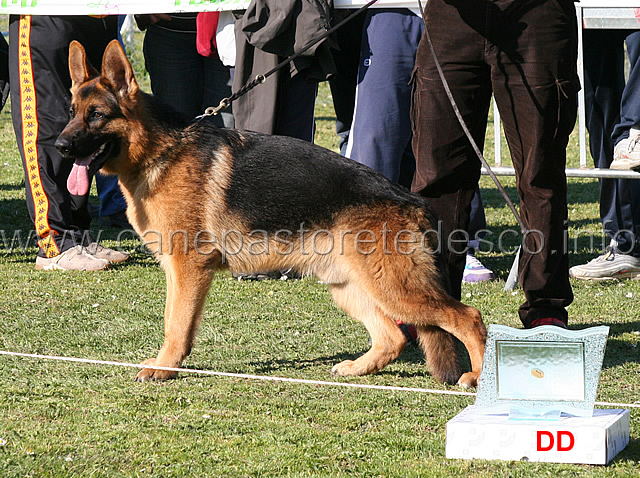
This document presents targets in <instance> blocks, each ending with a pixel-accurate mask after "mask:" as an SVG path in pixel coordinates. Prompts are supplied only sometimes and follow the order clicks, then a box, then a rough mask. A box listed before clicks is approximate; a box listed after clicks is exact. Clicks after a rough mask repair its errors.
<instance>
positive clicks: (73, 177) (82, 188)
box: [67, 161, 89, 196]
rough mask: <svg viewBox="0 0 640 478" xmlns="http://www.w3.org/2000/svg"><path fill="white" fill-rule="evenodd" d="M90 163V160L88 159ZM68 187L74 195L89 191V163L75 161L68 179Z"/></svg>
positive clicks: (81, 194)
mask: <svg viewBox="0 0 640 478" xmlns="http://www.w3.org/2000/svg"><path fill="white" fill-rule="evenodd" d="M87 163H88V161H87ZM67 189H68V190H69V192H70V193H71V194H73V195H74V196H84V195H85V194H87V193H88V192H89V165H88V164H83V163H82V162H80V161H76V162H75V163H73V169H71V174H69V178H68V179H67Z"/></svg>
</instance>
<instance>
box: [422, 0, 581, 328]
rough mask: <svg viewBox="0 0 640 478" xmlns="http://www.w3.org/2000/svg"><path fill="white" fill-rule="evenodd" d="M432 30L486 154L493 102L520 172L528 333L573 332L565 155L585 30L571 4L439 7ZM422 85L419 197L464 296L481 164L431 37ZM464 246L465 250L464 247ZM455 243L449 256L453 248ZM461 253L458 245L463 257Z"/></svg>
mask: <svg viewBox="0 0 640 478" xmlns="http://www.w3.org/2000/svg"><path fill="white" fill-rule="evenodd" d="M425 21H426V24H427V28H428V31H429V34H430V36H431V39H432V41H433V43H434V47H435V51H436V55H437V58H438V61H439V62H440V64H441V66H442V69H443V71H444V74H445V76H446V78H447V80H448V82H449V85H450V88H451V90H452V93H453V96H454V98H455V101H456V102H457V104H458V107H459V108H460V111H461V113H462V115H463V117H464V119H465V121H466V122H467V125H468V126H469V129H470V130H471V133H472V135H473V137H474V139H475V141H476V142H477V144H478V145H479V147H480V149H482V147H483V144H484V136H485V131H486V126H487V114H488V111H489V106H490V102H491V95H492V93H493V95H494V96H495V99H496V102H497V104H498V108H499V110H500V115H501V117H502V121H503V124H504V130H505V135H506V138H507V143H508V145H509V149H510V152H511V157H512V161H513V166H514V168H515V170H516V184H517V190H518V195H519V197H520V213H521V216H522V219H523V222H524V224H525V227H526V228H527V229H529V230H530V231H531V233H529V234H527V235H525V237H524V239H523V243H522V251H521V256H520V263H519V276H518V278H519V282H520V285H521V286H522V288H523V290H524V293H525V298H526V301H525V302H524V303H523V304H522V305H521V306H520V311H519V313H520V319H521V320H522V322H523V324H524V325H525V327H529V326H530V325H531V322H532V321H533V320H535V319H537V318H542V317H554V318H558V319H561V320H563V321H565V322H566V321H567V313H566V310H565V307H566V306H567V305H569V304H570V303H571V301H572V300H573V293H572V290H571V285H570V283H569V272H568V268H569V267H568V255H567V250H566V244H565V240H564V239H565V234H566V227H567V181H566V176H565V171H564V170H565V165H566V147H567V142H568V138H569V134H570V133H571V131H572V130H573V127H574V125H575V121H576V110H577V91H578V89H579V81H578V77H577V71H576V62H577V22H576V16H575V8H574V5H573V2H572V1H571V0H474V1H469V0H429V2H428V3H427V5H426V9H425ZM412 82H413V104H412V122H413V130H414V131H413V132H414V137H413V149H414V154H415V157H416V162H417V164H416V174H415V177H414V180H413V185H412V190H413V191H415V192H417V193H419V194H421V195H422V196H425V197H427V198H429V201H430V203H431V205H432V207H433V209H434V211H435V213H436V214H437V216H438V218H439V219H440V220H441V221H442V234H443V240H444V242H443V247H444V252H445V255H446V259H447V264H448V268H449V278H450V282H451V287H452V292H453V294H454V296H457V297H458V298H459V296H460V282H461V279H462V272H463V269H464V263H465V259H464V253H463V252H464V247H465V246H466V243H465V241H464V240H463V238H464V235H465V234H464V232H460V231H467V230H468V225H469V211H470V208H471V200H472V198H473V195H474V189H475V187H476V185H477V183H478V179H479V177H480V167H481V165H480V161H479V160H478V158H477V157H476V155H475V153H474V152H473V150H472V148H471V146H470V143H469V141H468V139H467V138H466V136H465V134H464V132H463V130H462V128H461V127H460V125H459V124H458V121H457V119H456V117H455V115H454V112H453V108H452V106H451V104H450V102H449V100H448V98H447V96H446V93H445V90H444V88H443V86H442V83H441V80H440V77H439V76H438V72H437V70H436V67H435V63H434V60H433V57H432V54H431V51H430V48H429V44H428V42H427V41H426V38H425V36H423V38H422V40H421V42H420V46H419V48H418V53H417V56H416V67H415V71H414V76H413V79H412ZM456 239H458V240H459V242H455V240H456ZM447 243H449V246H447ZM456 244H457V246H456Z"/></svg>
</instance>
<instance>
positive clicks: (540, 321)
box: [531, 317, 567, 329]
mask: <svg viewBox="0 0 640 478" xmlns="http://www.w3.org/2000/svg"><path fill="white" fill-rule="evenodd" d="M542 325H555V326H556V327H560V328H562V329H566V328H567V324H565V323H564V322H563V321H562V320H560V319H556V318H555V317H544V318H541V319H536V320H534V321H533V322H531V328H532V329H533V328H535V327H540V326H542Z"/></svg>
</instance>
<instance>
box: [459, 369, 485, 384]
mask: <svg viewBox="0 0 640 478" xmlns="http://www.w3.org/2000/svg"><path fill="white" fill-rule="evenodd" d="M479 376H480V374H479V373H478V372H467V373H463V374H462V377H460V378H459V379H458V385H460V386H461V387H464V388H476V387H477V386H478V377H479Z"/></svg>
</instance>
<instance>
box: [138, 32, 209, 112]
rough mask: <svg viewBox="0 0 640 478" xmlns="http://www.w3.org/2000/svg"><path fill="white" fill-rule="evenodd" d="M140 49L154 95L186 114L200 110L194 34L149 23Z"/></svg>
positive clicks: (200, 85)
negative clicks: (174, 30)
mask: <svg viewBox="0 0 640 478" xmlns="http://www.w3.org/2000/svg"><path fill="white" fill-rule="evenodd" d="M143 50H144V60H145V66H146V68H147V71H148V72H149V77H150V79H151V91H152V92H153V94H154V96H156V97H158V98H159V99H160V100H161V101H162V102H163V103H165V104H167V105H169V106H171V107H172V108H173V109H174V110H176V111H177V112H179V113H181V114H182V115H184V116H185V118H188V119H192V118H195V117H196V116H198V115H200V114H202V113H203V111H202V88H203V79H202V59H203V57H202V56H201V55H200V54H199V53H198V51H197V49H196V34H195V33H184V32H172V31H169V30H166V29H163V28H160V27H157V26H155V25H149V27H148V28H147V31H146V33H145V36H144V46H143ZM216 106H217V104H216Z"/></svg>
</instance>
